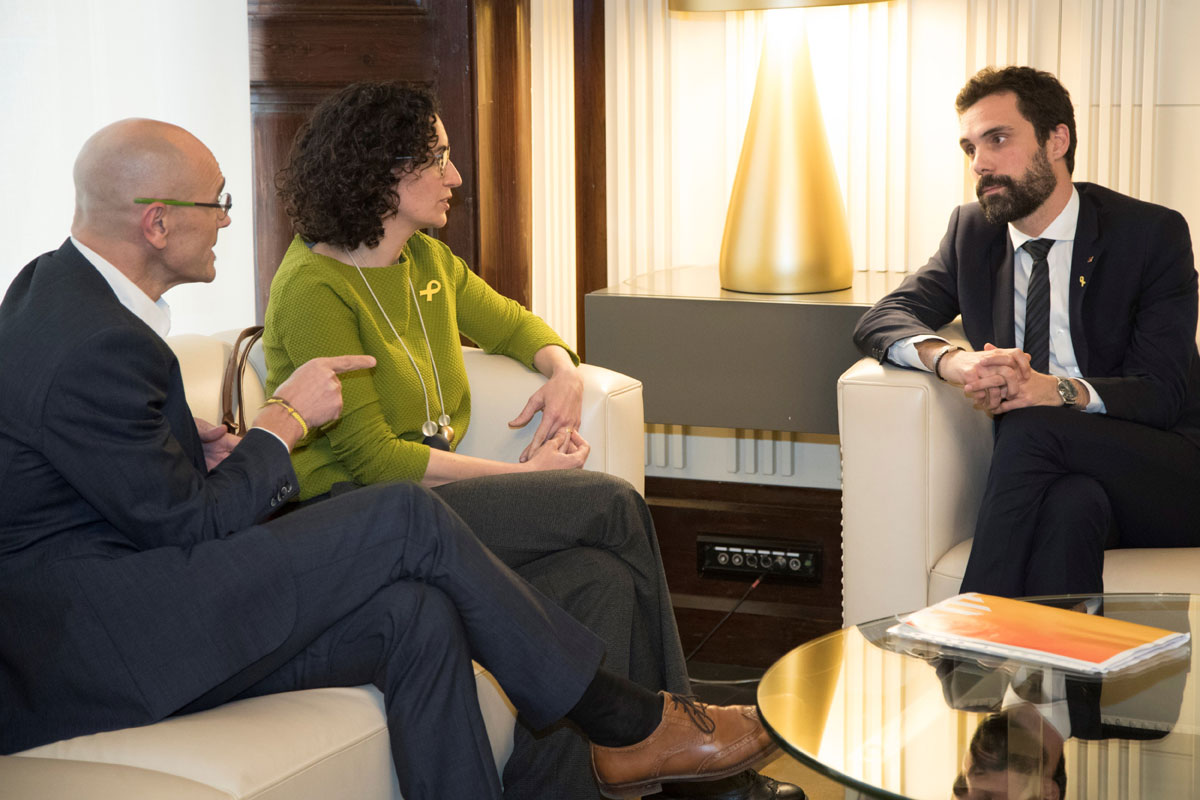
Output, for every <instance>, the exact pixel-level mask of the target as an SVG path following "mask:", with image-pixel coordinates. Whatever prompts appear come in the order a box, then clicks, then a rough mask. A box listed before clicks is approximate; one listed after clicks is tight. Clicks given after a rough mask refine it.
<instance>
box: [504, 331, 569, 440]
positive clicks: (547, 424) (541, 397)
mask: <svg viewBox="0 0 1200 800" xmlns="http://www.w3.org/2000/svg"><path fill="white" fill-rule="evenodd" d="M543 353H545V354H546V355H545V358H547V359H553V360H554V361H555V362H556V363H554V364H553V367H552V368H550V371H549V380H547V381H546V383H544V384H543V385H542V387H541V388H540V389H538V390H537V391H536V392H534V393H533V395H532V396H530V398H529V400H528V401H527V402H526V403H525V407H524V408H522V409H521V413H520V414H518V415H517V416H516V418H514V419H513V420H512V421H511V422H509V423H508V427H510V428H523V427H525V426H526V425H528V424H529V421H530V420H532V419H533V415H534V414H536V413H537V412H538V411H541V412H542V421H541V423H540V424H539V425H538V427H537V430H536V431H534V432H533V440H532V441H531V442H530V443H529V446H528V447H526V448H525V450H524V451H523V452H522V453H521V459H520V460H521V461H522V462H525V461H528V460H529V459H531V458H533V456H534V455H535V454H536V453H537V452H538V450H540V449H541V447H542V445H544V444H546V443H547V442H548V441H549V440H550V439H552V438H553V437H554V436H555V435H556V434H557V433H558V432H559V431H560V430H563V429H564V428H565V429H568V430H578V429H579V422H580V420H581V419H582V416H583V412H582V408H583V378H581V377H579V370H578V369H577V368H576V367H575V364H574V363H573V362H572V361H571V358H570V356H568V355H567V353H566V351H565V350H563V349H562V348H561V347H558V346H555V345H550V346H548V347H543V348H542V349H541V350H539V351H538V354H537V356H535V357H534V365H535V366H537V367H538V368H539V370H540V371H542V373H543V374H546V372H547V371H546V370H545V369H541V368H542V367H543V366H545V365H544V364H540V363H539V359H540V358H543ZM560 354H561V355H560Z"/></svg>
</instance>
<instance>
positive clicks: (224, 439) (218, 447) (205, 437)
mask: <svg viewBox="0 0 1200 800" xmlns="http://www.w3.org/2000/svg"><path fill="white" fill-rule="evenodd" d="M192 419H193V420H194V421H195V423H196V430H197V432H199V434H200V441H201V442H203V443H204V463H205V465H207V466H208V468H209V469H210V470H211V469H213V468H214V467H216V466H217V464H220V463H221V462H222V461H224V460H225V458H226V456H228V455H229V454H230V453H232V452H233V448H235V447H237V446H238V443H239V442H241V441H242V437H240V436H234V435H233V434H232V433H230V432H229V431H227V430H226V429H225V426H224V425H213V424H212V423H211V422H209V421H207V420H203V419H200V418H199V417H193V418H192Z"/></svg>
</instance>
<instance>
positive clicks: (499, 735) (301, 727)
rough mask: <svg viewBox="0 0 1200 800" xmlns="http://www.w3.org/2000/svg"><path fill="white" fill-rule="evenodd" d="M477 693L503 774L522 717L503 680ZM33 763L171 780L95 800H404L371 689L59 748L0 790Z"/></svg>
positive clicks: (228, 709) (326, 692)
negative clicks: (130, 770) (171, 784)
mask: <svg viewBox="0 0 1200 800" xmlns="http://www.w3.org/2000/svg"><path fill="white" fill-rule="evenodd" d="M476 688H477V691H478V692H479V702H480V706H481V708H482V709H483V715H484V723H485V725H487V728H488V736H489V739H490V740H491V742H492V755H493V757H494V758H495V759H496V769H497V771H499V770H501V769H502V765H503V764H504V763H505V762H506V761H507V760H508V757H509V755H511V753H512V747H513V733H512V725H513V722H512V721H513V712H512V710H511V706H509V705H508V701H507V700H506V699H504V698H503V696H502V695H501V694H500V692H499V689H498V686H497V685H496V683H495V681H494V679H493V678H492V677H491V675H490V674H488V673H486V672H484V671H483V670H482V669H480V668H477V669H476ZM26 756H30V757H37V759H38V760H39V761H40V760H42V759H55V760H57V759H67V760H70V761H73V762H100V763H102V764H110V765H126V766H131V767H137V768H139V769H140V770H144V771H150V772H152V773H165V774H166V775H165V776H162V777H159V776H151V777H153V778H155V781H154V782H152V783H149V784H147V785H143V784H141V783H138V782H137V781H133V783H134V785H136V786H137V787H138V791H137V792H133V791H129V790H125V791H122V792H120V793H118V794H111V795H106V794H101V793H99V792H95V791H93V792H88V793H86V796H88V797H90V798H102V797H122V798H134V797H137V798H142V797H145V798H150V797H166V796H170V797H176V796H188V797H190V796H192V795H190V794H189V795H184V794H182V793H176V792H175V791H174V789H172V790H171V791H170V792H167V791H164V790H163V784H162V781H164V780H167V778H168V777H169V776H177V778H178V779H186V781H191V782H194V783H195V784H199V785H200V786H207V787H210V788H211V789H213V790H215V791H216V794H213V795H211V796H213V797H225V798H232V799H233V800H248V799H249V798H254V800H326V799H327V798H330V797H353V798H399V797H400V791H399V788H398V787H397V785H396V776H395V771H394V770H393V769H392V757H391V750H390V746H389V742H388V733H387V721H386V719H385V717H384V711H383V696H382V695H381V694H380V693H379V691H378V690H377V689H375V688H374V687H372V686H362V687H354V688H328V689H309V690H306V691H299V692H286V693H283V694H274V695H267V696H265V697H255V698H251V699H248V700H239V701H236V702H233V703H227V704H225V705H223V706H219V707H217V708H214V709H211V710H209V711H201V712H199V713H196V714H189V715H187V716H183V717H172V718H170V719H167V720H164V721H162V722H159V723H157V724H154V725H147V726H145V727H141V728H127V729H124V730H118V731H109V732H106V733H98V734H94V735H91V736H79V737H76V738H74V739H66V740H63V741H60V742H54V743H52V744H48V745H44V746H42V747H35V748H33V749H32V750H26V751H25V752H23V753H20V754H19V757H18V758H17V759H5V760H4V762H2V763H0V776H2V777H0V782H2V783H3V784H4V785H5V786H7V785H8V783H9V780H10V777H9V773H8V770H9V769H10V768H11V769H17V768H22V769H21V770H20V771H19V772H16V773H14V776H16V775H22V774H24V773H27V772H35V771H36V769H37V768H36V766H34V765H21V764H20V763H19V762H20V759H21V758H23V757H26ZM13 761H16V762H17V764H16V765H15V766H14V765H13V764H12V763H11V762H13ZM31 780H32V778H31ZM186 781H185V782H186ZM189 791H193V793H194V796H195V797H197V798H202V797H207V796H209V795H205V794H203V793H196V792H199V791H200V790H199V788H198V787H189ZM0 794H2V792H0ZM39 796H41V795H39ZM79 796H83V795H79Z"/></svg>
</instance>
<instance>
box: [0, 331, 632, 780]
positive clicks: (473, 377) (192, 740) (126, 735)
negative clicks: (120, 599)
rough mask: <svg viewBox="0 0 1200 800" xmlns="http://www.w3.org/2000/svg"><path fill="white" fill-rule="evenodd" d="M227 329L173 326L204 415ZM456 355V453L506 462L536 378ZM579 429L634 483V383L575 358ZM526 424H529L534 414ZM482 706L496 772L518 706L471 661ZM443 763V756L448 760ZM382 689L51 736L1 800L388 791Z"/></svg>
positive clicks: (9, 770)
mask: <svg viewBox="0 0 1200 800" xmlns="http://www.w3.org/2000/svg"><path fill="white" fill-rule="evenodd" d="M234 335H236V331H228V332H225V333H222V334H216V335H214V336H176V337H172V338H171V339H170V340H169V341H170V344H171V347H172V348H173V349H174V350H175V352H176V354H177V355H178V357H179V360H180V365H181V367H182V372H183V378H184V384H185V387H186V391H187V395H188V402H189V404H190V405H191V407H192V410H193V412H194V413H195V414H196V415H197V416H200V417H202V418H205V419H208V420H209V421H216V420H217V419H218V418H219V416H220V414H219V411H218V409H219V397H220V387H221V375H222V370H223V367H224V364H225V360H226V358H227V355H228V353H229V350H230V346H231V342H232V341H233V337H234ZM464 358H465V361H466V365H467V373H468V376H469V378H470V382H471V386H472V390H473V392H474V395H475V397H476V398H480V399H482V398H486V402H476V404H475V405H474V407H473V408H472V412H471V417H472V419H471V428H470V430H469V431H468V432H467V435H466V437H465V438H464V439H463V442H462V445H461V447H460V448H459V452H461V453H468V454H470V455H476V456H487V457H490V458H496V459H503V460H509V461H515V460H516V458H517V456H518V455H519V454H520V452H521V450H522V448H524V446H525V444H526V442H527V439H528V436H529V435H530V433H531V432H532V428H531V429H529V430H522V431H510V430H509V429H508V426H507V425H506V422H507V421H508V420H509V419H511V418H512V417H513V416H515V415H516V413H517V411H519V410H520V409H521V407H522V406H523V405H524V403H525V400H526V399H527V398H528V397H529V395H530V394H531V393H532V392H533V391H534V389H535V388H536V386H537V385H538V384H539V382H540V381H542V380H543V379H542V378H541V376H540V375H537V374H536V373H533V372H530V371H529V370H527V369H525V368H524V367H523V366H521V365H519V364H517V363H516V362H514V361H512V360H510V359H508V358H506V357H504V356H490V355H487V354H485V353H483V352H482V351H480V350H476V349H473V348H465V349H464ZM251 364H252V365H253V366H254V368H255V369H254V372H255V373H257V374H251V370H247V378H246V381H245V383H246V385H245V387H244V389H243V391H244V392H245V397H246V402H247V408H248V410H249V407H250V405H254V406H255V407H257V405H258V404H260V403H261V401H262V399H263V386H262V378H261V376H262V375H265V369H264V366H263V363H262V353H261V348H258V349H257V350H256V352H255V353H253V354H252V357H251ZM581 370H582V373H583V378H584V384H585V388H584V400H583V423H582V425H581V430H582V431H583V433H584V435H585V436H586V437H587V439H588V442H589V443H590V444H591V446H592V451H591V455H590V457H589V459H588V468H589V469H595V470H599V471H603V472H608V473H611V474H614V475H618V476H620V477H622V478H625V479H626V480H628V481H629V482H630V483H632V484H633V485H634V486H636V487H637V488H638V490H639V491H641V490H642V488H643V484H644V478H643V460H642V453H643V446H642V432H643V415H642V385H641V383H640V382H638V381H636V380H634V379H632V378H629V377H627V376H625V375H621V374H619V373H616V372H612V371H610V370H606V369H601V368H599V367H593V366H588V365H584V366H583V367H581ZM535 421H536V420H535ZM476 683H477V687H478V690H479V700H480V705H481V707H482V709H483V714H484V720H485V722H486V724H487V729H488V735H489V737H490V739H491V742H492V753H493V755H494V757H495V759H496V768H497V770H501V769H503V766H504V763H505V762H506V760H507V759H508V756H509V754H510V753H511V752H512V743H513V725H514V722H515V716H514V713H513V710H512V708H511V706H510V705H509V704H508V701H507V699H506V698H505V697H504V695H503V693H502V692H501V691H500V689H499V686H498V685H497V684H496V683H495V681H494V679H493V678H492V677H491V675H489V674H488V673H487V672H486V671H484V670H483V669H481V668H479V667H477V668H476ZM447 767H448V768H453V765H447ZM399 797H400V792H399V789H398V788H397V786H396V778H395V773H394V772H393V770H392V762H391V755H390V751H389V746H388V736H387V726H386V722H385V719H384V713H383V699H382V696H381V695H380V693H379V692H378V691H377V690H376V689H375V688H374V687H371V686H364V687H358V688H329V689H313V690H308V691H300V692H289V693H287V694H278V695H271V696H267V697H259V698H253V699H250V700H240V701H237V702H233V703H228V704H226V705H224V706H221V707H219V708H215V709H212V710H210V711H204V712H200V713H198V714H191V715H189V716H185V717H176V718H172V719H167V720H165V721H163V722H160V723H157V724H155V725H148V726H146V727H142V728H130V729H127V730H119V731H111V732H108V733H101V734H96V735H93V736H81V737H78V738H75V739H69V740H65V741H61V742H55V743H53V744H48V745H45V746H42V747H37V748H34V749H32V750H27V751H25V752H23V753H19V754H17V755H14V756H0V800H9V799H10V798H21V800H27V799H33V798H38V799H40V798H47V799H49V798H63V799H64V800H65V799H66V798H72V799H74V798H88V800H107V799H108V798H114V800H115V799H116V798H120V799H121V800H143V799H148V798H155V800H160V799H161V798H172V800H193V798H194V799H195V800H218V798H220V799H223V800H243V799H248V798H255V800H267V799H268V798H279V799H280V800H282V799H283V798H287V800H328V798H354V800H374V799H375V798H380V799H381V800H382V799H383V798H392V799H394V798H399Z"/></svg>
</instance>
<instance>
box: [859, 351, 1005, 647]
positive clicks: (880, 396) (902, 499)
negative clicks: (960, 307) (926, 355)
mask: <svg viewBox="0 0 1200 800" xmlns="http://www.w3.org/2000/svg"><path fill="white" fill-rule="evenodd" d="M948 338H953V337H948ZM838 424H839V429H840V433H841V443H842V542H843V544H842V552H843V556H842V570H843V583H842V600H843V615H844V621H845V624H847V625H853V624H856V623H859V622H863V621H864V620H868V619H875V618H878V617H883V616H887V615H889V614H896V613H900V612H904V611H910V610H912V609H917V608H922V607H924V606H925V605H927V604H928V603H929V602H930V600H929V580H930V572H931V570H932V569H933V567H934V566H935V565H936V564H937V563H938V561H939V559H941V557H942V556H943V555H945V554H946V552H947V551H948V550H950V549H951V548H952V547H953V546H954V545H955V544H957V543H959V542H961V541H963V540H965V539H969V538H970V537H971V536H972V535H973V534H974V529H975V517H976V515H977V513H978V510H979V500H980V497H981V496H982V494H983V485H984V481H985V480H986V478H987V471H988V464H989V463H990V461H991V453H992V425H991V420H990V419H989V418H988V417H987V416H986V415H985V414H983V413H982V412H980V411H978V410H976V409H975V408H973V407H972V405H971V403H970V402H969V401H968V400H967V399H966V398H965V397H964V396H963V395H962V393H961V392H959V391H957V390H955V389H954V388H953V387H950V386H947V385H945V384H942V383H941V382H940V381H938V380H937V378H935V377H934V376H933V375H932V374H931V373H928V372H921V371H917V370H909V369H902V368H900V367H894V366H891V365H884V364H879V363H877V362H876V361H875V360H874V359H869V358H864V359H862V360H861V361H859V362H858V363H856V364H855V365H854V366H852V367H851V368H850V369H849V370H847V371H846V372H845V373H844V374H843V375H842V376H841V378H839V379H838Z"/></svg>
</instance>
